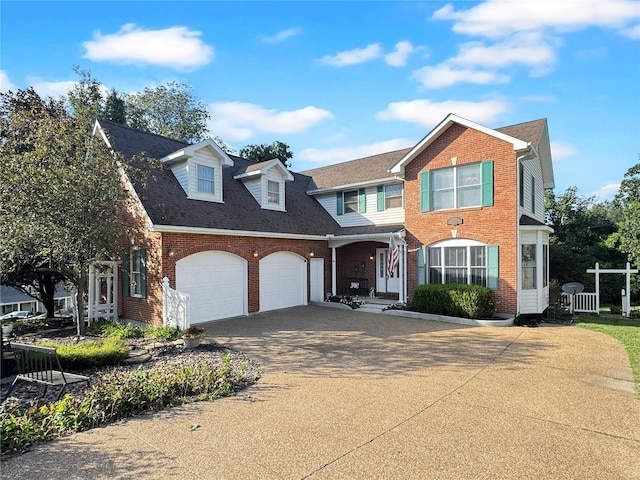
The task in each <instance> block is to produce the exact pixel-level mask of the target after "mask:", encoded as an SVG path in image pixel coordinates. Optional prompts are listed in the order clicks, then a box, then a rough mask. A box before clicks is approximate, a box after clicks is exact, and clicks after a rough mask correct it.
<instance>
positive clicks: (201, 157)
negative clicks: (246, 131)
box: [172, 148, 223, 202]
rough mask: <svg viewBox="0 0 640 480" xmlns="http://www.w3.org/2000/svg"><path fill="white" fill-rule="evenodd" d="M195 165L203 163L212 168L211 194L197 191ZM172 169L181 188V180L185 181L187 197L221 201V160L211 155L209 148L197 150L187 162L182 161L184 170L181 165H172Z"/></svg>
mask: <svg viewBox="0 0 640 480" xmlns="http://www.w3.org/2000/svg"><path fill="white" fill-rule="evenodd" d="M197 165H204V166H207V167H212V168H213V170H214V174H213V191H214V194H213V195H210V194H207V193H199V192H198V191H197V178H196V174H197V168H196V166H197ZM172 171H173V172H174V175H176V178H177V179H178V181H179V182H180V184H181V185H182V188H184V184H183V182H185V184H186V185H187V188H186V189H185V191H186V192H187V196H188V197H189V198H193V199H196V200H208V201H211V202H222V201H223V198H222V162H221V159H219V158H218V157H217V156H214V155H213V151H212V150H211V149H208V148H206V149H202V150H198V151H197V152H196V154H195V155H194V156H193V157H192V158H190V159H189V160H188V161H187V162H184V171H183V170H182V167H178V166H177V165H176V166H174V167H172ZM184 178H186V181H185V180H184Z"/></svg>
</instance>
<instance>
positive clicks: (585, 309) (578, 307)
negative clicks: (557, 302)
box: [562, 293, 599, 313]
mask: <svg viewBox="0 0 640 480" xmlns="http://www.w3.org/2000/svg"><path fill="white" fill-rule="evenodd" d="M574 302H575V303H574ZM562 304H563V305H565V307H566V308H567V310H568V311H569V312H579V313H599V312H598V294H597V293H576V294H575V295H570V294H568V293H563V294H562Z"/></svg>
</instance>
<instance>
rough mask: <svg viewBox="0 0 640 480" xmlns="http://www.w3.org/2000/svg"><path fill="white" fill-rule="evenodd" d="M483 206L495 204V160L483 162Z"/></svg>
mask: <svg viewBox="0 0 640 480" xmlns="http://www.w3.org/2000/svg"><path fill="white" fill-rule="evenodd" d="M482 206H483V207H491V206H493V160H488V161H486V162H482Z"/></svg>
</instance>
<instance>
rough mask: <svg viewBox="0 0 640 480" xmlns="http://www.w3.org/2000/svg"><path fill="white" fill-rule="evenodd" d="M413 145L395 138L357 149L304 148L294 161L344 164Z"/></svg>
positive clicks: (402, 139) (406, 140)
mask: <svg viewBox="0 0 640 480" xmlns="http://www.w3.org/2000/svg"><path fill="white" fill-rule="evenodd" d="M415 144H416V142H415V140H408V139H406V138H396V139H393V140H386V141H383V142H376V143H372V144H371V145H361V146H358V147H343V148H328V149H326V150H320V149H317V148H306V149H304V150H302V151H301V152H300V153H298V154H296V160H299V161H306V162H310V163H317V164H319V165H317V166H324V165H333V164H334V163H340V162H345V161H347V160H355V159H356V158H363V157H368V156H370V155H377V154H379V153H386V152H393V151H394V150H400V149H403V148H409V147H413V146H414V145H415Z"/></svg>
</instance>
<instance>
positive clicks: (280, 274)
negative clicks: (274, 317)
mask: <svg viewBox="0 0 640 480" xmlns="http://www.w3.org/2000/svg"><path fill="white" fill-rule="evenodd" d="M306 304H307V261H306V260H305V259H304V258H303V257H301V256H299V255H296V254H295V253H290V252H276V253H272V254H271V255H268V256H266V257H264V258H262V259H261V260H260V311H261V312H266V311H267V310H276V309H278V308H287V307H294V306H296V305H306Z"/></svg>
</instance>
